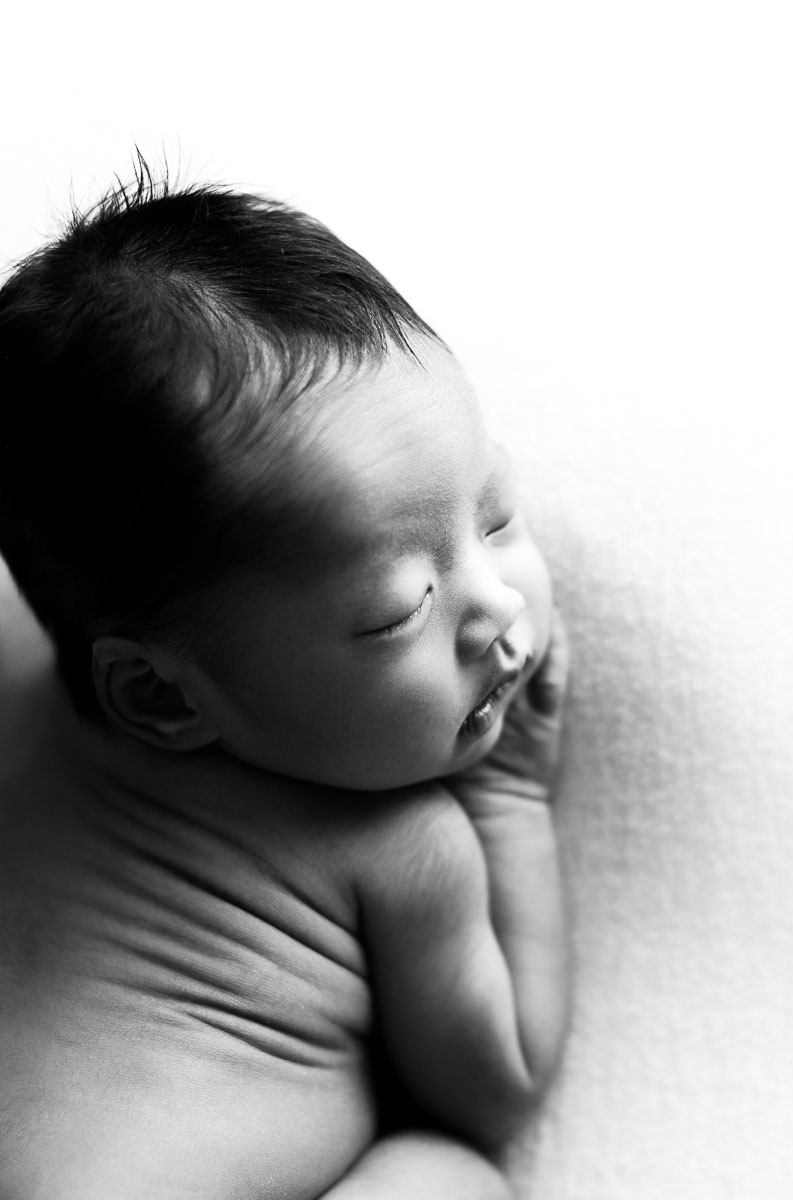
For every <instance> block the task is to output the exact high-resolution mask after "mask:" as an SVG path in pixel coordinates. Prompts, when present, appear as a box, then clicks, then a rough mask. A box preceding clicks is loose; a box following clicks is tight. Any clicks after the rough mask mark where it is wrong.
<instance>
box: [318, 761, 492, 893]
mask: <svg viewBox="0 0 793 1200" xmlns="http://www.w3.org/2000/svg"><path fill="white" fill-rule="evenodd" d="M337 829H338V830H339V832H341V833H342V837H343V843H342V847H341V854H342V856H343V858H344V860H345V861H346V863H347V865H348V867H349V870H350V873H351V874H352V875H353V876H354V877H356V878H357V880H358V882H359V884H361V886H363V887H364V888H370V887H371V886H375V887H377V888H378V889H381V888H383V887H385V885H386V881H387V880H396V881H398V883H399V887H400V890H401V891H404V890H406V889H410V888H417V889H420V890H423V889H425V888H426V887H427V886H428V885H431V884H432V881H433V880H441V879H448V878H449V876H450V873H452V874H458V873H460V872H464V871H465V869H466V864H467V863H468V862H469V861H470V857H471V854H472V853H473V854H476V853H478V843H477V841H476V835H475V833H474V830H473V828H472V826H471V823H470V821H469V820H468V817H467V816H466V814H465V812H464V811H463V809H462V808H461V806H460V805H459V803H458V802H457V801H456V800H455V799H454V797H453V796H452V794H451V793H450V792H449V791H448V789H446V788H445V787H444V786H443V785H442V784H441V783H438V782H436V781H432V782H428V783H422V784H417V785H414V786H412V787H409V788H404V789H399V790H398V791H393V792H387V793H371V794H368V795H366V796H359V797H350V798H347V799H346V801H345V804H344V806H343V815H342V818H341V822H337Z"/></svg>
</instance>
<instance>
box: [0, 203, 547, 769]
mask: <svg viewBox="0 0 793 1200" xmlns="http://www.w3.org/2000/svg"><path fill="white" fill-rule="evenodd" d="M0 404H1V405H2V415H1V416H0V420H1V422H2V432H1V434H0V549H2V552H3V554H4V556H5V557H6V560H7V562H8V565H9V566H10V568H11V570H12V572H13V574H14V575H15V577H16V580H17V582H18V584H19V586H20V588H21V590H22V592H23V593H24V594H25V595H26V597H27V598H28V600H29V602H30V604H31V606H32V608H33V609H34V611H35V612H36V614H37V615H38V617H39V619H40V620H41V622H42V624H43V625H44V626H45V627H46V628H47V629H48V630H49V631H50V633H51V634H52V636H53V639H54V642H55V645H56V649H57V653H58V662H59V669H60V671H61V674H62V676H63V679H64V682H65V683H66V686H67V687H68V689H69V692H70V694H71V696H72V698H73V700H74V702H75V704H76V705H77V707H78V708H79V709H80V710H81V712H82V713H83V714H84V715H85V716H86V717H88V718H96V719H104V720H109V721H111V722H112V723H113V724H114V725H115V726H118V727H119V728H121V729H122V730H124V731H125V732H126V733H127V734H131V735H133V736H135V737H138V738H141V739H143V740H144V741H147V742H152V743H154V744H156V745H158V746H161V747H164V748H167V749H173V750H179V751H186V750H193V749H199V748H201V747H204V746H208V745H213V744H215V745H218V746H219V747H221V748H223V749H225V750H226V751H228V752H229V753H231V754H233V755H235V756H237V757H239V758H241V759H244V760H246V761H248V762H251V763H253V764H255V765H258V766H261V767H263V768H265V769H269V770H273V771H277V772H281V773H284V774H287V775H292V776H295V777H298V778H304V779H310V780H315V781H318V782H322V783H327V784H331V785H338V786H350V787H355V788H373V789H378V788H386V787H394V786H400V785H404V784H409V783H413V782H416V781H418V780H421V779H428V778H432V777H434V776H438V775H443V774H447V773H450V772H453V771H455V770H459V769H461V768H462V767H464V766H466V765H468V764H469V763H470V762H472V761H474V760H475V759H477V758H478V757H481V756H482V755H483V754H484V753H485V752H486V751H487V750H488V749H489V748H490V746H491V745H492V744H493V742H494V741H495V738H496V737H497V735H498V732H499V729H500V725H501V717H502V715H503V711H504V707H505V704H506V701H507V700H508V698H509V696H510V694H511V692H512V691H513V690H514V688H515V686H516V684H517V677H518V675H519V674H521V677H522V678H525V676H526V674H527V672H528V670H529V669H530V668H529V664H530V663H534V664H536V663H537V662H538V661H539V658H540V657H541V656H542V653H543V651H544V648H545V645H546V642H547V639H548V636H549V627H550V585H549V582H548V576H547V572H546V570H545V567H544V564H543V562H542V559H541V557H540V555H539V553H538V551H537V550H536V548H535V547H534V545H533V543H532V541H531V538H530V536H529V534H528V532H527V530H526V527H525V525H524V521H523V517H522V514H521V512H520V510H519V507H518V503H517V496H516V494H515V483H514V479H513V478H512V476H511V470H510V466H509V463H508V460H507V458H506V456H505V454H504V453H503V451H502V450H501V449H499V448H498V447H497V446H495V445H493V444H492V443H491V442H490V440H489V439H488V437H487V435H486V433H485V430H484V428H483V426H482V423H481V418H480V415H479V412H478V408H477V405H476V401H475V398H474V396H473V394H472V391H471V388H470V385H469V384H468V382H467V380H466V378H465V376H464V374H463V372H462V370H461V369H460V367H459V365H458V364H457V363H456V361H455V359H454V358H453V356H452V355H451V354H450V352H449V351H448V350H447V348H446V347H445V346H444V345H443V343H442V342H441V341H440V340H439V339H438V338H437V337H436V335H435V334H434V333H433V332H432V330H431V329H430V328H429V327H428V326H427V325H426V324H425V323H424V322H423V321H422V320H421V319H420V318H419V317H418V316H417V315H416V313H415V312H414V311H413V310H412V309H411V308H410V306H409V305H408V304H407V303H406V302H405V301H404V300H403V299H402V298H401V297H400V296H399V295H398V293H397V292H395V291H394V289H393V288H392V287H391V286H390V285H389V284H388V283H387V282H386V280H385V279H383V277H382V276H381V275H380V274H379V273H378V272H376V271H375V270H374V269H373V268H372V267H371V266H370V265H369V264H368V263H367V262H366V261H365V260H364V259H362V258H361V257H360V256H359V255H357V254H356V253H355V252H354V251H352V250H350V249H349V248H348V247H347V246H345V245H344V244H343V243H341V242H340V241H339V240H338V239H337V238H336V237H334V236H333V235H332V234H331V233H330V232H329V231H328V230H326V229H325V228H324V227H322V226H321V225H319V224H318V223H316V222H315V221H313V220H311V219H309V218H308V217H306V216H304V215H302V214H300V213H297V212H295V211H293V210H291V209H289V208H287V207H285V206H283V205H280V204H275V203H273V202H269V201H265V200H261V199H258V198H254V197H249V196H243V195H237V194H233V193H230V192H228V191H224V190H220V189H214V188H195V189H189V190H185V191H181V192H177V193H172V194H168V192H167V190H166V189H161V190H160V191H158V190H157V189H153V188H151V187H143V186H141V187H139V188H138V189H137V190H136V191H132V192H131V191H130V190H122V191H121V192H119V193H116V194H115V195H114V196H112V197H111V198H110V199H108V200H106V201H104V202H103V203H102V204H101V205H100V206H99V207H98V208H97V209H96V210H94V211H93V212H92V213H90V214H88V216H87V217H81V218H77V219H75V221H74V222H73V223H72V226H71V227H70V229H69V231H68V232H67V233H66V234H65V235H64V237H63V238H61V239H60V240H59V241H58V242H56V243H54V244H52V245H50V246H47V247H45V248H44V249H43V250H42V251H41V252H39V253H38V254H37V255H35V256H33V257H32V258H31V259H29V260H28V261H27V262H25V263H23V264H22V266H21V267H20V268H19V269H18V270H17V272H16V273H15V274H14V275H13V276H12V278H11V279H10V280H9V282H8V283H7V284H6V286H5V287H4V289H3V290H2V292H0Z"/></svg>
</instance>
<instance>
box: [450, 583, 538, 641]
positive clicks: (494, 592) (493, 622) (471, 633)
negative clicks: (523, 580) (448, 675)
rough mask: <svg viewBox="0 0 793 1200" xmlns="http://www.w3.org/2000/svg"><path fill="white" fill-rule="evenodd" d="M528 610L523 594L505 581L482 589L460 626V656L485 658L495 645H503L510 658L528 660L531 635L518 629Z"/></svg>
mask: <svg viewBox="0 0 793 1200" xmlns="http://www.w3.org/2000/svg"><path fill="white" fill-rule="evenodd" d="M525 607H526V601H525V599H524V597H523V594H522V593H521V592H519V591H518V590H517V588H513V587H510V586H509V585H508V584H505V583H503V582H502V581H501V580H492V581H491V582H490V585H489V586H488V587H487V589H480V590H479V592H478V594H477V595H476V596H475V597H474V598H472V601H471V603H470V604H469V607H468V609H467V611H466V613H465V615H464V617H463V620H462V621H461V623H460V629H459V633H458V652H459V654H460V657H461V658H463V659H474V658H481V657H482V655H484V654H486V653H487V652H488V650H489V649H490V647H491V646H492V645H493V643H494V642H500V643H501V644H502V647H503V649H504V652H505V653H506V654H507V656H508V657H509V658H513V657H515V658H518V657H520V656H521V654H522V656H523V657H524V658H525V657H526V654H527V653H528V649H529V647H528V642H527V636H526V635H519V633H518V631H517V630H516V629H515V626H516V623H517V621H518V617H519V616H520V614H521V613H522V612H523V610H524V608H525ZM524 643H526V645H525V646H524Z"/></svg>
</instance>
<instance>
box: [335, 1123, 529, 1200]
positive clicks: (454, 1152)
mask: <svg viewBox="0 0 793 1200" xmlns="http://www.w3.org/2000/svg"><path fill="white" fill-rule="evenodd" d="M513 1197H514V1193H513V1191H512V1189H511V1187H510V1186H509V1184H508V1183H507V1181H506V1179H505V1177H504V1176H503V1175H502V1174H501V1173H500V1172H499V1171H498V1170H497V1169H496V1168H495V1167H494V1166H493V1165H492V1164H491V1163H489V1162H488V1161H487V1159H486V1158H484V1157H483V1156H482V1155H481V1154H477V1152H476V1151H475V1150H473V1149H471V1147H469V1146H466V1145H464V1144H463V1143H462V1142H457V1141H455V1140H454V1139H453V1138H450V1137H444V1136H443V1135H442V1134H436V1133H429V1132H423V1131H422V1132H419V1131H415V1132H409V1133H394V1134H390V1135H389V1136H388V1137H384V1138H383V1139H382V1140H381V1141H379V1142H375V1144H374V1145H373V1146H371V1147H370V1148H369V1149H368V1150H367V1151H366V1153H365V1154H364V1155H363V1156H362V1157H361V1158H359V1159H358V1161H357V1163H356V1164H355V1166H354V1167H352V1169H351V1170H350V1172H349V1174H348V1175H345V1177H344V1178H343V1179H342V1180H341V1181H340V1182H339V1183H337V1184H336V1185H335V1186H334V1187H332V1188H331V1189H330V1191H329V1192H325V1193H324V1195H323V1196H322V1200H513Z"/></svg>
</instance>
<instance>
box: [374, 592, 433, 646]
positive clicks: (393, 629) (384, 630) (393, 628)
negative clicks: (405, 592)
mask: <svg viewBox="0 0 793 1200" xmlns="http://www.w3.org/2000/svg"><path fill="white" fill-rule="evenodd" d="M431 592H432V585H431V584H430V586H429V587H428V588H427V590H426V592H425V593H424V595H423V596H422V598H421V603H420V604H417V605H416V607H415V608H414V609H413V611H412V612H411V613H408V615H407V616H406V617H402V618H401V619H400V620H399V621H392V622H391V623H390V624H388V625H381V626H379V627H378V628H377V629H367V630H366V632H365V633H364V635H363V636H364V637H390V636H391V635H392V634H395V633H397V632H398V631H399V630H400V629H404V628H405V626H407V625H410V624H411V623H412V622H413V621H414V620H415V618H416V617H417V616H418V615H419V613H420V612H421V611H422V609H423V608H424V605H425V604H426V603H427V599H428V597H429V596H430V594H431Z"/></svg>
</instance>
